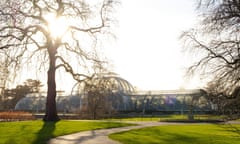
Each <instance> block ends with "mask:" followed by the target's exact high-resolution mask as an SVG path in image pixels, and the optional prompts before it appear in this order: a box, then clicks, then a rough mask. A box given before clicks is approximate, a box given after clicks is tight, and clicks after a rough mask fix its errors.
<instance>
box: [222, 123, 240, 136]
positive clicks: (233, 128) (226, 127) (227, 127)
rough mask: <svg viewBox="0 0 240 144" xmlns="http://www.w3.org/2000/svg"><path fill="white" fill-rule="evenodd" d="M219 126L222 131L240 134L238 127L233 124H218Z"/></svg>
mask: <svg viewBox="0 0 240 144" xmlns="http://www.w3.org/2000/svg"><path fill="white" fill-rule="evenodd" d="M219 126H220V127H221V128H223V129H224V131H228V132H232V133H236V134H238V135H240V127H239V126H237V125H234V124H230V123H229V124H224V125H219Z"/></svg>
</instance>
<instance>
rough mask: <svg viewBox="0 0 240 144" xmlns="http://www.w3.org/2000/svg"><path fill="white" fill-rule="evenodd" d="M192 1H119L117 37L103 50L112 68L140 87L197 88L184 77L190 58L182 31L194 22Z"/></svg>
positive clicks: (198, 83)
mask: <svg viewBox="0 0 240 144" xmlns="http://www.w3.org/2000/svg"><path fill="white" fill-rule="evenodd" d="M195 4H196V3H195V2H194V1H192V0H122V3H121V6H120V9H119V10H118V13H119V17H118V25H119V26H118V28H117V33H116V36H117V40H116V42H115V43H114V44H113V45H111V47H110V48H108V49H106V54H107V57H108V58H109V59H110V60H111V62H112V63H113V65H114V68H113V69H114V71H115V72H116V73H118V74H119V75H120V76H121V77H122V78H124V79H126V80H128V81H129V82H130V83H131V84H132V85H134V86H135V87H137V88H138V89H142V90H165V89H179V88H186V89H189V88H199V87H201V85H202V84H201V83H200V81H199V79H198V78H197V77H196V78H191V79H186V78H185V77H184V75H185V70H186V67H187V65H189V64H190V61H191V60H190V59H189V58H188V56H187V55H186V53H183V49H182V42H181V41H180V40H179V36H180V35H181V32H183V31H184V30H188V29H189V28H191V27H193V25H194V24H195V23H196V16H197V14H196V9H195V8H196V5H195Z"/></svg>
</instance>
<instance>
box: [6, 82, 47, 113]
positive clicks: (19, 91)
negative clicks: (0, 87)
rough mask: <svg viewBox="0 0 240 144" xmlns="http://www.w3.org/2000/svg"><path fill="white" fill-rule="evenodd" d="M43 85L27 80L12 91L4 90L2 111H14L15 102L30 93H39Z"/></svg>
mask: <svg viewBox="0 0 240 144" xmlns="http://www.w3.org/2000/svg"><path fill="white" fill-rule="evenodd" d="M42 86H43V85H42V84H41V82H40V81H39V80H32V79H28V80H26V82H24V84H23V85H17V86H16V88H13V89H5V90H4V98H5V99H4V100H3V102H4V109H14V107H15V105H16V104H17V102H18V101H19V100H20V99H22V98H23V97H25V96H27V94H30V93H37V92H40V88H41V87H42Z"/></svg>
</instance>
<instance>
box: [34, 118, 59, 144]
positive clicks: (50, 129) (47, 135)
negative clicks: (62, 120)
mask: <svg viewBox="0 0 240 144" xmlns="http://www.w3.org/2000/svg"><path fill="white" fill-rule="evenodd" d="M56 123H57V122H44V124H43V126H42V128H41V129H40V130H39V131H38V132H37V137H36V139H35V140H34V141H33V142H32V144H46V143H47V141H48V140H49V139H51V138H52V137H54V134H53V133H54V130H55V128H56V126H55V125H56Z"/></svg>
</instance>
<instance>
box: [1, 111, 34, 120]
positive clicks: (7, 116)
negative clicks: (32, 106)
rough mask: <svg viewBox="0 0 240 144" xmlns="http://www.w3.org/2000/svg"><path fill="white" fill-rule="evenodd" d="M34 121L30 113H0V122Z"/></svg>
mask: <svg viewBox="0 0 240 144" xmlns="http://www.w3.org/2000/svg"><path fill="white" fill-rule="evenodd" d="M33 119H35V118H34V116H33V115H32V114H31V113H28V112H23V111H8V112H0V121H22V120H33Z"/></svg>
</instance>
